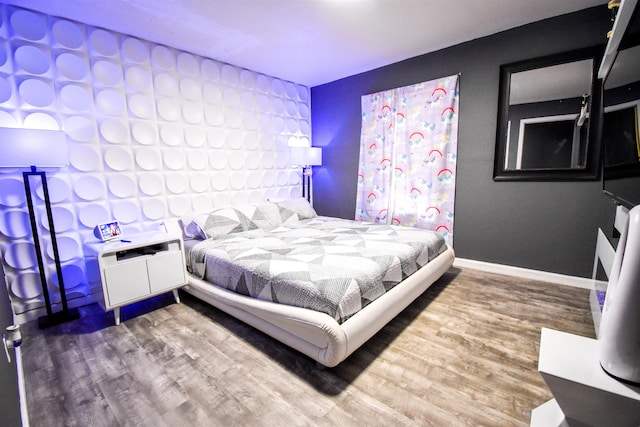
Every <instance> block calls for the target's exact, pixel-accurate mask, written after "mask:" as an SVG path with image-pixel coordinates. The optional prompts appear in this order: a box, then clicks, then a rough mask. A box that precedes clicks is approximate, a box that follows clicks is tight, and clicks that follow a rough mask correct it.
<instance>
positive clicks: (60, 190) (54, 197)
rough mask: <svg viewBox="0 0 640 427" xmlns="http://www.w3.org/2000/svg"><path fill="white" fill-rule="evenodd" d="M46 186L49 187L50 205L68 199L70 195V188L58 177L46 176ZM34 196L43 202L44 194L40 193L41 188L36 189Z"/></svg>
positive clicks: (65, 181)
mask: <svg viewBox="0 0 640 427" xmlns="http://www.w3.org/2000/svg"><path fill="white" fill-rule="evenodd" d="M47 186H48V187H49V200H50V201H51V203H60V202H62V201H63V200H67V198H69V194H71V187H70V186H69V182H67V180H66V179H61V178H59V177H58V176H54V177H49V175H47ZM36 194H37V196H38V198H39V199H40V200H44V193H43V192H42V186H38V187H37V188H36Z"/></svg>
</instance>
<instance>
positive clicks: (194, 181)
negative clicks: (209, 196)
mask: <svg viewBox="0 0 640 427" xmlns="http://www.w3.org/2000/svg"><path fill="white" fill-rule="evenodd" d="M189 185H190V186H191V189H192V190H193V191H195V192H196V193H204V192H205V191H207V190H208V189H209V179H208V178H207V175H205V174H203V173H194V174H192V175H191V176H189Z"/></svg>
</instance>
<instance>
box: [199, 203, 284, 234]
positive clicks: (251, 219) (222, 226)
mask: <svg viewBox="0 0 640 427" xmlns="http://www.w3.org/2000/svg"><path fill="white" fill-rule="evenodd" d="M273 217H274V213H273V212H271V213H269V211H268V210H266V211H265V209H264V207H263V206H262V204H248V205H241V206H233V207H232V206H229V207H224V208H218V209H215V210H214V211H213V212H211V213H209V214H203V215H197V216H195V217H194V220H193V222H194V223H195V224H196V225H197V226H198V228H200V230H202V232H203V233H204V235H205V236H206V237H207V238H216V237H221V236H226V235H228V234H232V233H239V232H242V231H249V230H255V229H258V228H262V229H269V228H273V227H274V226H276V225H278V224H279V218H277V222H276V223H273V221H274V219H273Z"/></svg>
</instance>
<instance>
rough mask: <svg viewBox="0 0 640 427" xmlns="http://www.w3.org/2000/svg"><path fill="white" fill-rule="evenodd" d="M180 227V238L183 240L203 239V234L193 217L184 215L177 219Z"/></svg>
mask: <svg viewBox="0 0 640 427" xmlns="http://www.w3.org/2000/svg"><path fill="white" fill-rule="evenodd" d="M179 223H180V226H181V227H182V236H183V237H184V238H185V239H205V238H206V236H205V235H204V232H203V231H202V230H201V229H200V227H199V226H198V224H197V223H196V222H195V216H194V215H184V216H182V217H181V218H180V219H179Z"/></svg>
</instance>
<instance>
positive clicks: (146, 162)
mask: <svg viewBox="0 0 640 427" xmlns="http://www.w3.org/2000/svg"><path fill="white" fill-rule="evenodd" d="M136 164H137V165H138V166H139V167H140V168H141V169H143V170H146V171H153V170H158V169H159V168H160V164H161V160H160V155H159V154H158V152H157V151H156V150H154V149H152V148H141V149H138V150H136Z"/></svg>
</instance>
